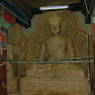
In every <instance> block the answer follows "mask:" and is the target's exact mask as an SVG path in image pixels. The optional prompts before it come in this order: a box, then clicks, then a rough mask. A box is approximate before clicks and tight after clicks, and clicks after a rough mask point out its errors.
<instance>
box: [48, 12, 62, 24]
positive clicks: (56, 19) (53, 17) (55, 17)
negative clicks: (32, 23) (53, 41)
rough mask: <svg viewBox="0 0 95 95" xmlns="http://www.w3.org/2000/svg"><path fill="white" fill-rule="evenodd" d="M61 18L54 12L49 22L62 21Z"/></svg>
mask: <svg viewBox="0 0 95 95" xmlns="http://www.w3.org/2000/svg"><path fill="white" fill-rule="evenodd" d="M61 20H62V19H61V18H60V17H59V16H58V15H57V13H53V14H52V16H51V17H50V18H49V19H48V21H49V23H55V22H61Z"/></svg>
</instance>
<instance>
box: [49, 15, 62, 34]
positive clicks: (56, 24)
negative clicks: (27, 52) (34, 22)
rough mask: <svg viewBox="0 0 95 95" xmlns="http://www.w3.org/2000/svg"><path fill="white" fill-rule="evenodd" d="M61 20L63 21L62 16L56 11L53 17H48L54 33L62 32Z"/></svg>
mask: <svg viewBox="0 0 95 95" xmlns="http://www.w3.org/2000/svg"><path fill="white" fill-rule="evenodd" d="M61 21H62V20H61V18H60V17H59V16H58V15H57V14H56V13H54V14H53V15H52V17H50V18H49V19H48V22H49V25H50V28H51V32H52V33H54V34H57V33H59V32H60V29H61Z"/></svg>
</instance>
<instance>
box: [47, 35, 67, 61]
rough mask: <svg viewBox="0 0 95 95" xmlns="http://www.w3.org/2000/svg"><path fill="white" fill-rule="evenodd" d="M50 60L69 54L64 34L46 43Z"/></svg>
mask: <svg viewBox="0 0 95 95" xmlns="http://www.w3.org/2000/svg"><path fill="white" fill-rule="evenodd" d="M46 48H47V52H48V56H49V57H48V60H60V59H63V58H64V57H65V56H66V55H67V50H68V44H67V42H66V39H65V38H64V37H62V36H59V35H56V36H54V37H52V38H51V39H49V40H48V41H47V43H46Z"/></svg>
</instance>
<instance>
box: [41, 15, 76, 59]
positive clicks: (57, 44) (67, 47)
mask: <svg viewBox="0 0 95 95" xmlns="http://www.w3.org/2000/svg"><path fill="white" fill-rule="evenodd" d="M48 23H49V25H50V30H51V32H52V33H53V34H54V36H53V37H51V38H50V39H48V40H47V41H46V42H45V43H44V44H43V46H42V50H41V56H40V58H41V60H62V59H64V58H66V56H68V57H75V52H74V46H73V45H72V42H71V41H70V40H68V38H66V37H64V36H62V35H61V32H64V31H62V19H61V18H60V17H59V16H58V15H57V14H56V13H54V14H53V15H52V17H51V18H49V19H48Z"/></svg>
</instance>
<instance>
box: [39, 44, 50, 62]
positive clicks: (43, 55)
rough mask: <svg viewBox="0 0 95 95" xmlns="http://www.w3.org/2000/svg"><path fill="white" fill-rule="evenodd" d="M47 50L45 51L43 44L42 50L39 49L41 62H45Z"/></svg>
mask: <svg viewBox="0 0 95 95" xmlns="http://www.w3.org/2000/svg"><path fill="white" fill-rule="evenodd" d="M47 57H48V56H47V50H46V46H45V44H44V45H42V48H41V53H40V60H41V61H44V60H46V59H47Z"/></svg>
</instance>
